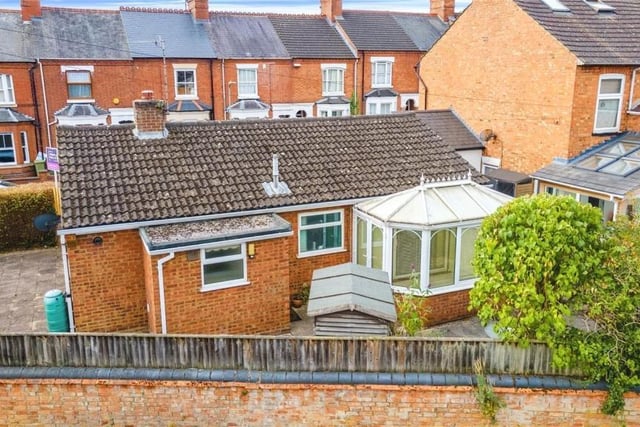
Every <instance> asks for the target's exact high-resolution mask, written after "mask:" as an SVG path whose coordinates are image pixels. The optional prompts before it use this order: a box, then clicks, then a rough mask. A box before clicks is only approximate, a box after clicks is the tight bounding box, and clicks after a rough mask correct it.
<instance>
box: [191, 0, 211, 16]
mask: <svg viewBox="0 0 640 427" xmlns="http://www.w3.org/2000/svg"><path fill="white" fill-rule="evenodd" d="M187 6H188V7H189V12H191V15H192V16H193V17H194V19H196V20H198V21H208V20H209V0H187Z"/></svg>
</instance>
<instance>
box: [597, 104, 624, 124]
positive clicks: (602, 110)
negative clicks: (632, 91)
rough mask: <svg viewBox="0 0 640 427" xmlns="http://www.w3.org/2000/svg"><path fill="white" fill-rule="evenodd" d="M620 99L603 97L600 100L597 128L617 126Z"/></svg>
mask: <svg viewBox="0 0 640 427" xmlns="http://www.w3.org/2000/svg"><path fill="white" fill-rule="evenodd" d="M619 106H620V100H619V99H601V100H600V101H598V112H597V116H596V129H601V128H615V127H616V124H617V122H618V109H619Z"/></svg>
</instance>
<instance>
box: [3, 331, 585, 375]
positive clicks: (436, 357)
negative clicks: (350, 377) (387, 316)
mask: <svg viewBox="0 0 640 427" xmlns="http://www.w3.org/2000/svg"><path fill="white" fill-rule="evenodd" d="M477 359H481V360H482V361H483V362H484V365H485V371H486V372H487V373H491V374H514V375H527V374H532V375H572V374H574V373H575V372H572V371H571V370H558V369H555V368H553V367H552V366H551V353H550V351H549V349H548V348H547V347H546V346H545V345H543V344H539V343H534V344H532V345H531V346H530V347H528V348H526V349H522V348H517V347H515V346H513V345H508V344H504V343H502V342H500V341H493V340H489V339H451V338H397V337H394V338H333V337H331V338H323V337H311V338H310V337H303V338H300V337H283V336H185V335H180V336H178V335H165V336H161V335H128V334H127V335H113V334H108V335H107V334H105V335H96V334H52V335H48V334H30V335H19V334H7V335H0V366H57V367H61V366H64V367H98V368H116V367H127V368H178V369H184V368H201V369H220V370H222V369H234V370H250V371H272V372H274V371H289V372H315V371H326V372H399V373H406V372H431V373H456V374H464V373H472V372H473V369H472V367H473V362H474V361H475V360H477Z"/></svg>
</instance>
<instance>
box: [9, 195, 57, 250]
mask: <svg viewBox="0 0 640 427" xmlns="http://www.w3.org/2000/svg"><path fill="white" fill-rule="evenodd" d="M53 190H54V187H53V183H35V184H27V185H19V186H17V187H10V188H6V189H2V190H1V191H0V251H9V250H15V249H28V248H33V247H47V246H54V245H55V242H56V233H55V230H51V231H49V232H42V231H38V230H37V229H36V228H35V226H34V225H33V219H34V218H35V217H36V216H38V215H40V214H43V213H54V212H55V209H54V193H53Z"/></svg>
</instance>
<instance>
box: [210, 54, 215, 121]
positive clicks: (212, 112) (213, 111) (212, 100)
mask: <svg viewBox="0 0 640 427" xmlns="http://www.w3.org/2000/svg"><path fill="white" fill-rule="evenodd" d="M209 73H210V74H211V79H210V82H211V117H210V119H211V120H215V119H216V103H215V99H214V98H213V59H211V58H209Z"/></svg>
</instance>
